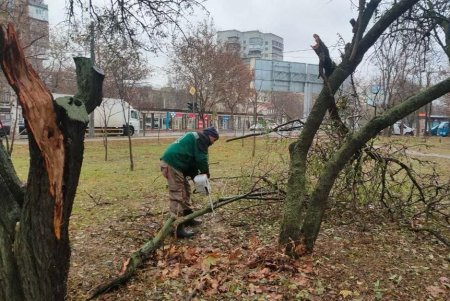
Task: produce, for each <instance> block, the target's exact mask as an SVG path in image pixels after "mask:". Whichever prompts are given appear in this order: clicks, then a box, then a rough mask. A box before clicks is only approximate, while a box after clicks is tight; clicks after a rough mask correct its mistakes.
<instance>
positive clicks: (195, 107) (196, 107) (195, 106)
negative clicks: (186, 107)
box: [194, 103, 199, 113]
mask: <svg viewBox="0 0 450 301" xmlns="http://www.w3.org/2000/svg"><path fill="white" fill-rule="evenodd" d="M194 112H196V113H198V112H199V110H198V103H194Z"/></svg>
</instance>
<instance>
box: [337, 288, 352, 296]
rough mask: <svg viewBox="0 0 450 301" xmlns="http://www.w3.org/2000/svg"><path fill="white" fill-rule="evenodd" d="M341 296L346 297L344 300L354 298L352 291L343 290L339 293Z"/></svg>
mask: <svg viewBox="0 0 450 301" xmlns="http://www.w3.org/2000/svg"><path fill="white" fill-rule="evenodd" d="M339 295H341V296H342V297H344V298H347V297H348V296H352V295H353V292H352V291H349V290H341V291H340V292H339Z"/></svg>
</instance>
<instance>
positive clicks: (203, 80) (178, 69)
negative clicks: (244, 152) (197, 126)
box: [171, 21, 218, 124]
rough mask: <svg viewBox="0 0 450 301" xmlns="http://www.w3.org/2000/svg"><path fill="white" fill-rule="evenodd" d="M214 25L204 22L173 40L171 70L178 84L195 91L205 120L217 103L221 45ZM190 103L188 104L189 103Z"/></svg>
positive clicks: (195, 105)
mask: <svg viewBox="0 0 450 301" xmlns="http://www.w3.org/2000/svg"><path fill="white" fill-rule="evenodd" d="M215 35H216V33H215V30H214V29H213V25H212V24H209V23H207V21H204V22H203V23H200V24H198V26H197V27H196V28H195V29H194V30H193V32H192V33H190V34H189V35H188V36H187V37H186V38H182V39H181V40H177V41H175V42H174V43H173V46H174V53H173V57H172V59H171V69H172V70H173V74H174V83H175V84H176V85H178V87H180V88H182V89H184V90H185V91H192V92H193V97H194V100H193V102H194V107H197V108H198V110H197V113H198V116H199V118H200V119H201V120H203V124H205V123H204V121H205V120H204V114H205V112H207V111H212V109H213V107H214V105H215V104H216V103H217V94H216V90H215V87H216V82H217V80H218V78H217V76H216V75H217V72H216V68H217V63H216V62H217V57H218V45H217V43H216V42H215ZM186 106H187V105H186Z"/></svg>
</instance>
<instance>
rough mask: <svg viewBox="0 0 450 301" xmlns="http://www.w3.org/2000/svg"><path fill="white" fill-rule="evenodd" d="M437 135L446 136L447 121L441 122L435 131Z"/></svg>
mask: <svg viewBox="0 0 450 301" xmlns="http://www.w3.org/2000/svg"><path fill="white" fill-rule="evenodd" d="M437 135H438V136H441V137H447V136H448V121H444V122H441V123H440V124H439V126H438V129H437Z"/></svg>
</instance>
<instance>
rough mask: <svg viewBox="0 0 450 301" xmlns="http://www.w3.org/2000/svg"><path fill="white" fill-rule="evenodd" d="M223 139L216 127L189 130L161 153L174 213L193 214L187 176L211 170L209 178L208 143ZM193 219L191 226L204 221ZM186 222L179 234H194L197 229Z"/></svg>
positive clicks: (170, 203) (207, 172)
mask: <svg viewBox="0 0 450 301" xmlns="http://www.w3.org/2000/svg"><path fill="white" fill-rule="evenodd" d="M218 139H219V133H218V132H217V130H216V129H215V128H214V127H209V128H206V129H204V130H203V131H201V132H189V133H186V134H184V135H183V136H182V137H180V138H178V139H177V140H176V141H175V142H173V143H172V144H170V145H169V146H168V147H167V149H166V151H165V152H164V154H163V155H162V157H161V164H160V165H161V172H162V174H163V175H164V177H165V178H166V179H167V183H168V186H169V211H170V213H171V215H172V216H174V217H178V216H185V215H188V214H191V213H192V212H193V211H192V207H191V187H190V185H189V182H188V180H187V177H190V178H192V179H194V177H195V176H196V175H198V174H207V175H208V178H209V165H208V147H210V146H211V145H213V144H214V142H216V141H217V140H218ZM200 223H201V221H199V220H195V219H193V220H191V221H190V223H189V224H187V225H188V226H196V225H198V224H200ZM185 226H186V225H185V224H180V225H179V226H178V227H177V229H176V236H177V237H179V238H185V237H191V236H192V235H194V233H193V232H191V231H188V230H186V228H185Z"/></svg>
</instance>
